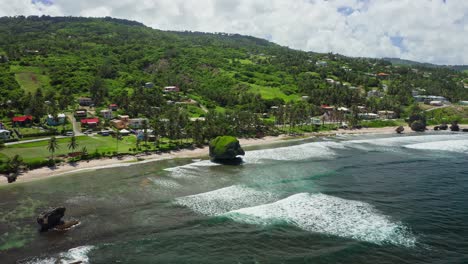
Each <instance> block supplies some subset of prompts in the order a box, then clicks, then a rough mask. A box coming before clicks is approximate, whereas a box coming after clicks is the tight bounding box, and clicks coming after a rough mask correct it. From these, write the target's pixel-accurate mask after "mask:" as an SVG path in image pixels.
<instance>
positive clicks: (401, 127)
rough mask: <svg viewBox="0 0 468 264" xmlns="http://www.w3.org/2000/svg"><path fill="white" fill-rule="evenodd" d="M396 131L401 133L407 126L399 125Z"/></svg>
mask: <svg viewBox="0 0 468 264" xmlns="http://www.w3.org/2000/svg"><path fill="white" fill-rule="evenodd" d="M395 131H396V132H397V133H398V134H401V133H403V131H405V128H404V127H403V126H399V127H397V129H395Z"/></svg>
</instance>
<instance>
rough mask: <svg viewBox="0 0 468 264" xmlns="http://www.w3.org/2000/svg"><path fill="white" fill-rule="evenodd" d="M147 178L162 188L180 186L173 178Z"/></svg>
mask: <svg viewBox="0 0 468 264" xmlns="http://www.w3.org/2000/svg"><path fill="white" fill-rule="evenodd" d="M148 180H150V181H151V182H153V183H154V184H156V185H157V186H159V187H163V188H171V189H174V188H179V187H181V185H180V184H179V183H178V182H176V181H174V180H171V179H161V178H148Z"/></svg>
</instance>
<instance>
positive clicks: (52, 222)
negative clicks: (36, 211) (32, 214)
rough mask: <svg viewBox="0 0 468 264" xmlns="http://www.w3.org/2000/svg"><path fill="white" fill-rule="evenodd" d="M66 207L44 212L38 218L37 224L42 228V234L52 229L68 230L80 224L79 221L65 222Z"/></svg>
mask: <svg viewBox="0 0 468 264" xmlns="http://www.w3.org/2000/svg"><path fill="white" fill-rule="evenodd" d="M65 211H66V209H65V207H57V208H54V209H51V210H48V211H46V212H43V213H42V214H40V215H39V216H38V217H37V223H38V224H39V225H40V226H41V232H45V231H48V230H50V229H57V230H67V229H69V228H70V227H72V226H75V225H77V224H79V222H78V221H76V220H72V221H63V220H62V218H63V217H64V216H65Z"/></svg>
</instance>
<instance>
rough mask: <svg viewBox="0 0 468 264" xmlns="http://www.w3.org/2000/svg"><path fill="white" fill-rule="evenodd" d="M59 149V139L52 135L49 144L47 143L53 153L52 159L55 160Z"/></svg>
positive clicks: (48, 148)
mask: <svg viewBox="0 0 468 264" xmlns="http://www.w3.org/2000/svg"><path fill="white" fill-rule="evenodd" d="M58 149H59V146H58V143H57V139H56V138H55V137H51V138H50V139H49V144H48V145H47V150H49V152H50V153H52V160H54V153H55V151H56V150H58Z"/></svg>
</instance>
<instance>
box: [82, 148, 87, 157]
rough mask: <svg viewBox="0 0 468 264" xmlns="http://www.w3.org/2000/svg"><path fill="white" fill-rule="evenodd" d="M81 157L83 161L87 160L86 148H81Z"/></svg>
mask: <svg viewBox="0 0 468 264" xmlns="http://www.w3.org/2000/svg"><path fill="white" fill-rule="evenodd" d="M81 157H82V158H83V159H86V158H88V149H87V148H86V147H83V148H82V149H81Z"/></svg>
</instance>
